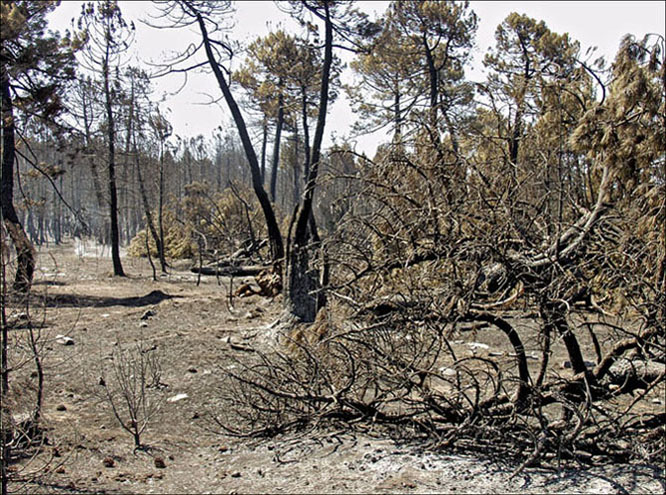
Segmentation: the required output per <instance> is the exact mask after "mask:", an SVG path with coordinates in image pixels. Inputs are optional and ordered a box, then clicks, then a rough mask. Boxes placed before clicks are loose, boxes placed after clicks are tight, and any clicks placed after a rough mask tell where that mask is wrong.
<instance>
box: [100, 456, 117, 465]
mask: <svg viewBox="0 0 666 495" xmlns="http://www.w3.org/2000/svg"><path fill="white" fill-rule="evenodd" d="M102 464H104V467H107V468H112V467H113V466H115V465H116V461H114V460H113V457H105V458H104V460H103V461H102Z"/></svg>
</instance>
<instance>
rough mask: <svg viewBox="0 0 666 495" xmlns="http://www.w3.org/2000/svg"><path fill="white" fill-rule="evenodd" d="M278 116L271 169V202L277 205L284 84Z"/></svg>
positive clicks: (279, 97)
mask: <svg viewBox="0 0 666 495" xmlns="http://www.w3.org/2000/svg"><path fill="white" fill-rule="evenodd" d="M278 91H280V94H279V95H278V114H277V124H276V126H275V143H274V144H273V165H272V167H271V201H272V202H273V203H275V197H276V189H277V176H278V167H279V166H280V141H281V138H282V125H283V124H284V97H283V96H282V82H281V81H280V83H278Z"/></svg>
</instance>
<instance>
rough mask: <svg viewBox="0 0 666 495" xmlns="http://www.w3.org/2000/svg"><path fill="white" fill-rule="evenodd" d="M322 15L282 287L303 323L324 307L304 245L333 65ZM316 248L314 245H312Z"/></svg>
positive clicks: (310, 229) (311, 226) (312, 229)
mask: <svg viewBox="0 0 666 495" xmlns="http://www.w3.org/2000/svg"><path fill="white" fill-rule="evenodd" d="M324 11H325V18H324V20H325V23H326V24H325V26H326V27H325V41H324V62H323V66H322V73H321V87H320V93H319V112H318V115H317V127H316V129H315V135H314V140H313V143H312V163H311V166H310V169H309V173H308V176H307V182H306V186H305V191H304V193H303V201H302V203H301V204H300V205H299V208H298V209H297V210H296V213H295V222H294V223H295V228H294V231H293V236H292V237H291V239H290V242H289V249H288V251H289V252H288V255H287V256H288V258H287V266H286V279H287V281H286V283H285V294H284V297H285V309H286V311H287V312H288V313H290V314H292V315H293V316H295V317H296V318H298V319H299V320H301V321H303V322H312V321H314V319H315V317H316V315H317V311H318V310H319V308H320V306H319V305H320V304H323V303H325V300H324V298H323V296H322V295H321V290H320V289H321V280H320V279H319V275H318V273H317V271H316V270H315V269H313V268H312V267H311V266H310V265H311V263H310V261H311V260H310V253H309V248H311V247H312V246H308V241H309V240H310V238H311V236H312V235H313V234H314V238H315V239H318V236H317V234H316V223H315V221H314V216H313V210H312V205H313V200H314V191H315V185H316V181H317V174H318V171H319V165H320V161H321V145H322V141H323V138H324V128H325V126H326V113H327V111H328V88H329V83H330V81H329V79H330V74H331V64H332V61H333V24H332V21H331V18H330V12H329V8H328V4H327V3H324ZM316 244H318V243H316Z"/></svg>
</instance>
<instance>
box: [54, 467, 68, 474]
mask: <svg viewBox="0 0 666 495" xmlns="http://www.w3.org/2000/svg"><path fill="white" fill-rule="evenodd" d="M55 472H56V473H58V474H65V472H66V471H65V468H64V466H60V467H58V469H56V470H55Z"/></svg>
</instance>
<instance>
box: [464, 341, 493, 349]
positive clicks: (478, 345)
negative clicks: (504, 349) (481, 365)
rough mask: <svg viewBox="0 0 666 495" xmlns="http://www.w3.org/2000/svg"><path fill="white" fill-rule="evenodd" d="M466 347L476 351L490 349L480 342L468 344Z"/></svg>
mask: <svg viewBox="0 0 666 495" xmlns="http://www.w3.org/2000/svg"><path fill="white" fill-rule="evenodd" d="M467 346H468V347H471V348H472V350H477V349H483V350H485V349H490V346H489V345H488V344H482V343H481V342H469V343H468V344H467Z"/></svg>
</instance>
